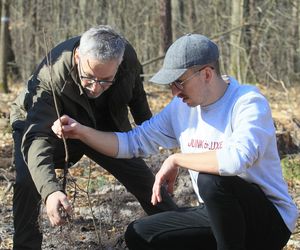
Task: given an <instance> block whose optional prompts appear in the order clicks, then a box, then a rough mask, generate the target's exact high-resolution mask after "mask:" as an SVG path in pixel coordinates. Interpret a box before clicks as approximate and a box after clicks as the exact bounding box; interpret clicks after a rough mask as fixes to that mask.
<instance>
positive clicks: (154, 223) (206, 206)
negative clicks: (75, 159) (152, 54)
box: [52, 34, 298, 250]
mask: <svg viewBox="0 0 300 250" xmlns="http://www.w3.org/2000/svg"><path fill="white" fill-rule="evenodd" d="M151 81H152V82H155V83H158V84H169V85H170V86H171V90H172V93H173V95H174V99H173V100H172V101H171V102H170V103H169V104H168V105H167V106H166V107H165V108H164V109H163V110H162V111H161V112H160V113H159V114H157V115H156V116H154V117H153V118H151V119H150V120H148V121H146V122H144V123H143V124H142V125H140V126H138V127H136V128H135V129H133V130H131V131H129V132H127V133H107V132H101V131H96V130H94V129H91V128H89V127H85V126H83V125H81V124H79V123H78V122H77V121H75V120H73V119H72V118H70V117H68V116H63V117H61V119H60V121H59V120H58V121H56V122H55V123H54V125H53V127H52V129H53V131H54V132H55V133H56V134H57V135H58V136H59V137H61V136H62V134H64V135H65V136H66V137H68V138H75V139H79V140H81V141H83V142H84V143H86V144H88V145H89V146H91V147H93V148H95V149H96V150H98V151H100V152H101V153H103V154H106V155H108V156H112V157H117V158H132V157H138V156H142V157H143V156H147V155H149V154H155V153H158V147H159V146H163V147H165V148H174V147H178V146H179V147H180V149H181V153H175V154H172V155H170V156H169V157H168V158H167V159H166V160H165V161H164V163H163V164H162V166H161V169H160V170H159V172H158V173H157V174H156V181H155V183H154V186H153V194H152V203H153V204H158V203H159V202H161V201H162V198H161V195H160V188H161V186H162V185H166V186H167V188H168V190H169V192H172V191H173V186H174V183H175V180H176V177H177V173H178V169H179V168H180V167H182V168H187V169H189V172H190V175H191V180H192V183H193V187H194V190H195V193H196V194H197V196H198V198H199V206H197V207H193V208H180V209H178V210H177V211H170V212H163V213H160V214H157V215H151V216H147V217H144V218H141V219H138V220H136V221H134V222H132V223H131V224H130V225H129V226H128V228H127V231H126V233H125V239H126V243H127V245H128V247H129V249H131V250H141V249H143V250H148V249H149V250H150V249H151V250H152V249H161V250H167V249H172V250H175V249H178V250H179V249H180V250H182V249H185V250H193V249H205V250H207V249H219V250H221V249H222V250H227V249H230V250H233V249H253V250H258V249H264V250H265V249H270V250H276V249H282V248H283V247H284V245H285V244H286V243H287V241H288V239H289V237H290V235H291V232H293V230H294V228H295V224H296V219H297V216H298V210H297V207H296V205H295V204H294V202H293V201H292V199H291V197H290V196H289V194H288V188H287V185H286V183H285V181H284V179H283V176H282V171H281V166H280V159H279V156H278V151H277V145H276V136H275V128H274V125H273V120H272V115H271V110H270V107H269V104H268V102H267V100H266V98H265V97H264V96H263V95H262V94H261V93H260V92H259V91H258V89H257V88H255V87H253V86H247V85H240V84H239V83H238V82H237V80H235V79H234V78H232V77H228V78H226V79H224V78H223V77H222V76H221V74H220V69H219V50H218V47H217V45H216V44H215V43H213V42H212V41H211V40H209V39H208V38H207V37H205V36H203V35H199V34H188V35H185V36H183V37H181V38H179V39H178V40H176V41H175V42H174V43H173V44H172V46H171V47H170V48H169V49H168V51H167V54H166V57H165V59H164V64H163V67H162V69H161V70H160V71H159V72H158V73H157V74H156V75H155V76H154V77H153V78H152V79H151ZM60 123H62V124H63V126H61V125H60Z"/></svg>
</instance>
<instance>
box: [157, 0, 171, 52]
mask: <svg viewBox="0 0 300 250" xmlns="http://www.w3.org/2000/svg"><path fill="white" fill-rule="evenodd" d="M159 9H160V21H161V25H160V34H161V38H162V39H161V45H160V51H161V52H162V53H164V52H166V51H167V49H168V48H169V46H170V45H171V43H172V14H171V0H160V4H159Z"/></svg>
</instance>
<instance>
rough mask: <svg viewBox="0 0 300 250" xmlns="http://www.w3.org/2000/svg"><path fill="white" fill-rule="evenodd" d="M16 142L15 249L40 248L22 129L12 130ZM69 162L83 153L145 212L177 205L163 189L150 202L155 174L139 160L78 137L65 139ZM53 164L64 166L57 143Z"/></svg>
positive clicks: (36, 204)
mask: <svg viewBox="0 0 300 250" xmlns="http://www.w3.org/2000/svg"><path fill="white" fill-rule="evenodd" d="M13 137H14V143H15V155H14V157H15V166H16V183H15V185H14V196H13V216H14V228H15V232H14V239H13V240H14V248H13V249H14V250H21V249H22V250H26V249H34V250H38V249H41V244H42V233H41V232H40V229H39V225H38V216H39V209H40V203H41V196H40V195H39V193H38V192H37V189H36V187H35V185H34V183H33V181H32V178H31V175H30V173H29V170H28V167H27V165H26V164H25V162H24V161H23V157H22V155H21V151H20V145H21V137H22V131H19V130H15V131H14V132H13ZM68 151H69V157H70V162H73V163H75V162H77V161H78V160H79V159H80V158H81V157H82V156H83V155H84V154H85V155H87V156H88V157H89V158H91V159H92V160H94V161H95V162H96V163H98V164H99V165H101V167H103V168H105V169H106V170H107V171H108V172H110V173H111V174H112V175H114V176H115V177H116V179H118V180H119V181H120V182H121V183H122V184H123V185H124V186H125V187H126V188H127V190H128V191H129V192H131V193H132V194H133V195H134V196H135V197H136V198H137V200H138V201H139V202H140V204H141V206H142V207H143V209H144V211H145V212H146V213H147V214H148V215H151V214H155V213H159V212H162V211H168V210H174V209H176V208H177V206H176V205H175V203H174V202H173V201H172V199H171V198H170V196H169V195H168V194H167V192H166V190H163V196H164V202H163V203H162V204H160V205H158V206H153V205H152V204H151V202H150V201H151V194H152V186H153V183H154V175H153V173H152V172H151V170H150V169H149V168H148V167H147V165H146V164H145V162H144V161H143V160H141V159H138V158H136V159H113V158H110V157H107V156H104V155H102V154H99V153H98V152H96V151H94V150H93V149H91V148H89V147H87V146H86V145H85V144H83V143H81V142H79V141H77V140H68ZM54 157H55V158H54V160H55V166H57V167H63V166H64V162H63V161H64V148H63V144H62V143H61V142H59V143H58V144H57V147H56V148H55V152H54Z"/></svg>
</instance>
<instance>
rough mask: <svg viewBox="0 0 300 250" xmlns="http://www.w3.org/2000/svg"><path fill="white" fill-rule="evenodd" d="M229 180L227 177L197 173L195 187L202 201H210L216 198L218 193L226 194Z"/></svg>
mask: <svg viewBox="0 0 300 250" xmlns="http://www.w3.org/2000/svg"><path fill="white" fill-rule="evenodd" d="M229 179H230V177H228V176H226V177H224V176H219V175H213V174H202V173H199V175H198V179H197V185H198V189H199V194H200V196H201V198H202V199H203V200H211V199H215V198H217V196H219V194H220V193H224V192H227V191H228V187H229V185H227V184H228V183H229V181H230V180H229Z"/></svg>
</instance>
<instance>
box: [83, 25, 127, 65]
mask: <svg viewBox="0 0 300 250" xmlns="http://www.w3.org/2000/svg"><path fill="white" fill-rule="evenodd" d="M125 44H126V40H125V39H124V38H123V37H122V36H121V35H120V34H118V33H117V32H116V31H115V30H113V29H112V28H111V27H110V26H108V25H99V26H96V27H92V28H90V29H89V30H87V31H86V32H84V33H83V34H82V36H81V38H80V45H79V56H81V57H85V58H90V59H96V60H99V61H102V62H107V61H110V60H119V62H120V63H121V61H122V58H123V55H124V51H125Z"/></svg>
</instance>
